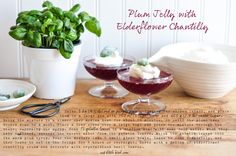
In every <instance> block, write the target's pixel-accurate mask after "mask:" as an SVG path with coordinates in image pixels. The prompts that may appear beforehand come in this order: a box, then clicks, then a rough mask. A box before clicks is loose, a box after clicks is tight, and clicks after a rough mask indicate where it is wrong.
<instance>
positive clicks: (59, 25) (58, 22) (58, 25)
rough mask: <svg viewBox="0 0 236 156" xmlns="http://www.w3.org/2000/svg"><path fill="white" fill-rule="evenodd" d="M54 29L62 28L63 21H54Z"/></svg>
mask: <svg viewBox="0 0 236 156" xmlns="http://www.w3.org/2000/svg"><path fill="white" fill-rule="evenodd" d="M55 25H56V30H61V29H62V28H63V22H62V21H61V20H60V19H57V20H56V21H55Z"/></svg>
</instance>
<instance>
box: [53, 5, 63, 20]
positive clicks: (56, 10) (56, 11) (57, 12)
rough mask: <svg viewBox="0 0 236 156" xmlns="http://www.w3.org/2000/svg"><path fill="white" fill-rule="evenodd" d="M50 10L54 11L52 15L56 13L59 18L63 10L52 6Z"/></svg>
mask: <svg viewBox="0 0 236 156" xmlns="http://www.w3.org/2000/svg"><path fill="white" fill-rule="evenodd" d="M50 11H51V12H52V13H54V15H56V16H58V17H60V18H61V17H62V16H63V11H62V9H61V8H59V7H52V8H51V9H50Z"/></svg>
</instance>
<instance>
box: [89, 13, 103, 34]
mask: <svg viewBox="0 0 236 156" xmlns="http://www.w3.org/2000/svg"><path fill="white" fill-rule="evenodd" d="M85 27H86V28H87V29H88V30H89V31H90V32H92V33H94V34H96V35H97V36H98V37H100V36H101V33H102V31H101V27H100V23H99V21H98V20H97V19H96V18H95V17H91V20H89V21H87V22H86V23H85Z"/></svg>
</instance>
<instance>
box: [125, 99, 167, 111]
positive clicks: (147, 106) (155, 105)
mask: <svg viewBox="0 0 236 156" xmlns="http://www.w3.org/2000/svg"><path fill="white" fill-rule="evenodd" d="M165 108H166V106H165V105H164V103H163V102H161V101H160V100H152V99H147V100H145V101H144V100H140V99H138V100H132V101H128V102H126V103H124V104H122V109H123V110H124V111H125V112H128V113H130V114H136V115H157V114H159V113H160V112H161V111H164V110H165Z"/></svg>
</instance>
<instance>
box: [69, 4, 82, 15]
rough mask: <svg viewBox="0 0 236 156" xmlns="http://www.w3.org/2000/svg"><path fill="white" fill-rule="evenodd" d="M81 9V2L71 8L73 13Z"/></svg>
mask: <svg viewBox="0 0 236 156" xmlns="http://www.w3.org/2000/svg"><path fill="white" fill-rule="evenodd" d="M79 9H80V4H75V5H74V6H73V7H72V8H71V9H70V11H71V12H73V13H76V12H77V11H79Z"/></svg>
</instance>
